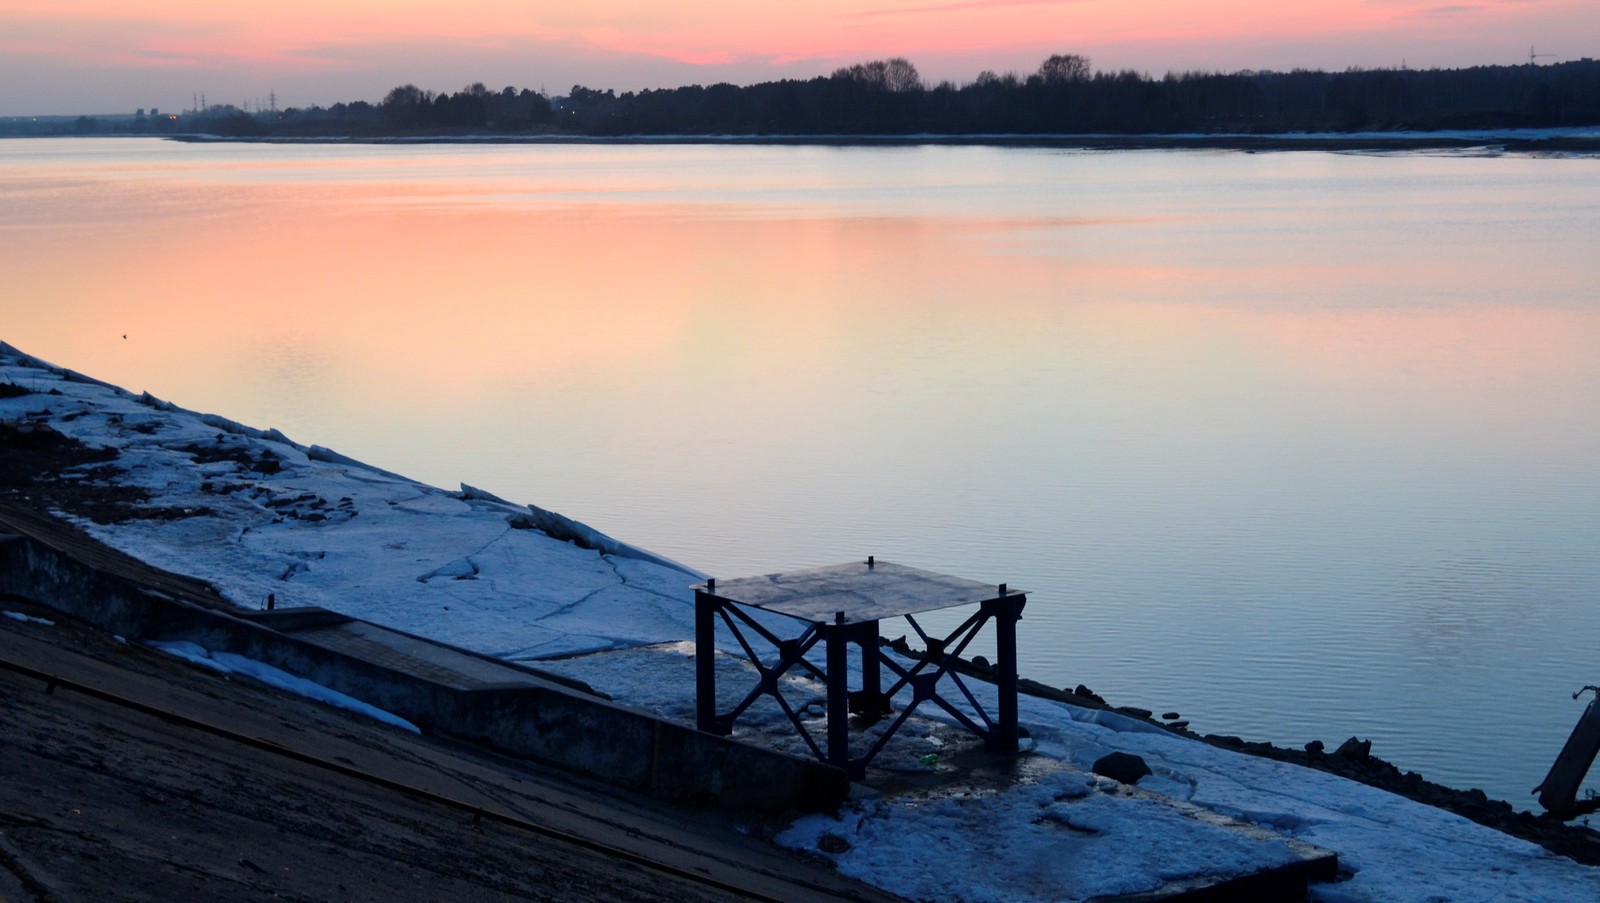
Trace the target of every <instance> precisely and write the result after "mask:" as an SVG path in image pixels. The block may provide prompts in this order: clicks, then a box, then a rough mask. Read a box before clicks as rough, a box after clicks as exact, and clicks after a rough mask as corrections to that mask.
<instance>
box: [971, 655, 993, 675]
mask: <svg viewBox="0 0 1600 903" xmlns="http://www.w3.org/2000/svg"><path fill="white" fill-rule="evenodd" d="M972 666H973V667H975V668H981V669H983V670H985V671H988V670H991V669H990V666H989V660H988V659H987V658H985V657H983V656H981V655H974V656H973V657H972Z"/></svg>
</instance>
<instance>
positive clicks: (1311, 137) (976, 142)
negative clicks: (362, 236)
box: [152, 127, 1600, 156]
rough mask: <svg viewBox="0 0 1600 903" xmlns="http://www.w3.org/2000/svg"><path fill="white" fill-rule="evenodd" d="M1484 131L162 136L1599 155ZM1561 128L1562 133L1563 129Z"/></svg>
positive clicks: (1563, 139)
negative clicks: (1245, 133)
mask: <svg viewBox="0 0 1600 903" xmlns="http://www.w3.org/2000/svg"><path fill="white" fill-rule="evenodd" d="M1580 131H1582V132H1584V133H1572V132H1567V130H1504V131H1498V130H1497V131H1486V132H1356V133H1350V134H1335V133H1326V132H1317V133H1306V134H1273V135H1243V134H1217V135H1205V134H1178V135H1160V134H1152V135H1102V134H1091V135H1070V134H1059V135H1057V134H982V135H954V134H914V135H753V134H752V135H604V136H596V135H563V134H547V135H495V134H482V135H478V134H456V135H338V136H310V135H307V136H291V135H258V136H237V137H235V136H223V135H207V134H189V135H165V136H152V137H163V138H166V139H167V140H169V141H178V142H182V143H188V144H308V145H316V144H338V145H351V144H357V145H428V144H440V145H473V144H481V145H568V144H573V145H621V146H627V145H664V146H665V145H711V146H735V147H744V146H778V147H782V146H796V147H1017V148H1048V149H1060V150H1231V151H1244V152H1246V153H1257V152H1283V151H1355V152H1385V151H1389V152H1405V151H1430V150H1437V151H1464V150H1473V149H1493V150H1495V151H1499V152H1504V153H1550V154H1563V155H1582V156H1600V127H1596V128H1593V129H1587V130H1580ZM1563 132H1565V133H1563Z"/></svg>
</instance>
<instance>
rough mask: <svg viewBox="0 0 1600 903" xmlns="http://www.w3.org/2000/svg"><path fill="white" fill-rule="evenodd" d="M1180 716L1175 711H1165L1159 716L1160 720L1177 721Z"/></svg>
mask: <svg viewBox="0 0 1600 903" xmlns="http://www.w3.org/2000/svg"><path fill="white" fill-rule="evenodd" d="M1182 717H1183V716H1182V715H1180V714H1178V713H1177V712H1167V713H1166V714H1165V715H1162V716H1161V720H1162V721H1177V720H1178V719H1179V718H1182Z"/></svg>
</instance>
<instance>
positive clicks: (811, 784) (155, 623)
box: [0, 510, 849, 812]
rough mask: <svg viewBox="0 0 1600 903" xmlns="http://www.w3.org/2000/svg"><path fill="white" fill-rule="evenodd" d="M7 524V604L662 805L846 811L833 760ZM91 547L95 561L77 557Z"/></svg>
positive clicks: (1, 516) (0, 580) (3, 568)
mask: <svg viewBox="0 0 1600 903" xmlns="http://www.w3.org/2000/svg"><path fill="white" fill-rule="evenodd" d="M7 513H8V512H6V511H3V510H0V530H4V531H7V533H8V534H15V535H14V537H13V538H0V593H9V594H11V595H15V596H18V597H21V598H24V599H29V600H31V601H34V602H37V603H38V604H40V605H44V606H46V607H48V608H51V609H54V610H56V611H59V612H62V613H63V614H66V615H70V616H72V617H76V618H79V619H80V620H83V621H86V622H88V623H90V624H93V625H95V626H96V627H99V628H100V629H102V630H105V631H107V632H109V633H112V634H116V635H119V636H122V637H123V638H125V639H128V640H130V641H137V640H150V639H169V640H170V639H187V640H192V641H194V642H197V643H199V644H200V645H202V646H205V647H206V648H208V649H212V650H217V651H226V652H232V653H235V654H239V655H243V656H246V657H248V658H253V659H256V660H258V661H262V662H264V663H266V664H269V665H272V666H273V667H276V668H280V669H282V670H284V671H287V672H289V673H291V674H294V675H297V676H299V677H302V678H305V679H307V680H311V681H314V682H316V683H319V684H321V685H323V686H326V687H328V688H329V689H332V690H336V691H338V692H340V693H344V694H346V695H348V696H351V697H354V698H356V699H360V700H362V701H363V702H366V703H368V704H370V705H374V706H377V707H378V708H381V709H384V710H386V711H389V712H392V713H393V714H395V715H398V716H400V717H402V718H405V719H406V720H408V721H411V722H413V723H415V724H417V725H419V726H421V727H423V728H424V729H425V730H429V731H434V732H438V733H440V734H443V735H447V736H452V737H457V738H461V739H466V740H469V741H472V742H475V743H481V744H483V745H485V746H487V747H489V748H491V749H494V750H496V751H499V752H503V753H509V754H511V755H514V756H519V757H523V758H528V759H532V760H535V761H538V762H541V763H545V764H549V765H553V766H556V767H559V768H563V769H566V770H570V771H574V772H578V773H581V774H585V775H589V776H592V777H596V778H599V779H601V780H604V781H606V782H608V783H611V784H613V785H616V786H619V787H622V788H625V789H628V790H633V791H637V792H641V793H645V794H648V795H651V796H654V797H657V798H660V799H665V800H672V801H683V802H696V803H709V804H715V805H720V806H723V807H726V808H732V809H746V810H760V811H768V812H783V811H808V812H809V811H831V810H833V809H836V808H837V807H838V804H839V803H840V802H841V801H842V800H843V799H844V798H845V796H846V795H847V794H848V792H849V780H848V778H847V777H846V775H845V774H844V772H843V771H841V770H839V769H836V768H833V767H831V766H828V765H826V764H824V763H821V762H817V761H815V760H811V759H802V758H799V757H796V756H791V755H787V754H784V753H779V752H774V751H771V750H766V749H761V748H759V747H754V746H749V745H746V744H743V743H739V742H737V741H734V740H731V739H729V738H727V737H721V736H716V735H713V734H707V733H703V732H701V731H698V730H695V729H694V728H692V727H689V726H686V725H681V724H677V723H675V722H670V721H666V720H663V719H660V718H657V717H655V716H653V715H649V714H647V713H644V712H641V711H638V710H635V709H630V708H627V707H625V706H620V705H617V704H615V703H611V702H607V701H605V700H601V699H597V698H595V697H592V696H587V695H584V694H581V693H579V692H576V691H573V690H570V689H567V688H564V687H561V686H559V685H556V684H545V683H530V684H529V685H527V686H517V687H486V688H479V689H463V688H457V687H449V686H445V685H443V684H440V683H437V682H434V681H429V680H426V679H423V678H420V677H418V676H416V675H412V674H407V673H402V672H399V671H395V670H392V669H389V668H386V667H383V666H380V665H377V664H375V663H372V662H368V661H364V660H361V659H358V658H355V657H352V656H350V655H348V654H345V653H342V652H337V651H333V650H329V649H325V648H323V647H320V646H317V645H315V644H312V643H310V642H307V641H302V640H297V639H295V638H294V637H292V636H288V635H285V634H284V633H281V632H279V631H277V630H274V629H272V628H271V627H269V626H267V625H265V624H262V623H257V622H256V621H255V620H253V619H252V618H249V617H244V616H242V614H243V613H240V614H235V613H231V612H228V611H225V610H222V609H220V608H217V607H214V606H213V605H208V604H205V603H201V604H196V603H195V602H192V601H190V600H187V599H183V598H178V596H177V595H175V594H173V593H170V592H167V591H164V589H165V588H163V589H156V590H153V589H151V588H148V587H146V586H144V585H141V583H139V582H137V581H136V580H135V579H132V578H131V577H130V576H127V575H121V574H111V573H108V572H106V571H103V570H100V569H99V568H96V567H94V566H93V565H91V564H87V563H85V561H84V560H83V558H84V557H88V558H90V559H92V558H94V557H95V554H94V553H95V551H97V550H98V549H103V548H104V547H103V546H101V545H100V544H99V543H97V542H96V541H95V540H93V539H92V538H90V537H88V536H84V535H82V534H81V533H80V534H77V535H76V536H75V537H71V538H70V541H68V542H63V541H62V536H61V535H59V528H60V527H61V522H59V521H56V522H54V524H53V525H52V532H57V535H54V536H51V537H50V538H49V539H48V540H47V541H41V540H39V539H37V538H35V537H34V536H33V535H31V533H30V531H29V529H28V524H27V523H16V522H14V521H13V519H12V518H9V517H7V516H6V515H7ZM72 532H76V531H72ZM80 543H81V544H83V545H84V546H85V547H86V548H88V549H90V554H89V555H87V556H80V555H79V554H76V553H77V551H78V550H77V546H79V544H80ZM206 601H208V602H209V601H210V600H206ZM340 617H342V616H340ZM352 620H353V619H352ZM374 626H379V627H381V625H374ZM534 679H536V678H534Z"/></svg>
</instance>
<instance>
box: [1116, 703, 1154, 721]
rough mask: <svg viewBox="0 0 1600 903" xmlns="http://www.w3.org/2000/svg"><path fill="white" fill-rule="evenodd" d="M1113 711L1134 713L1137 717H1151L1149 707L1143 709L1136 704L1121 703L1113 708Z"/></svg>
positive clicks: (1125, 713) (1126, 713)
mask: <svg viewBox="0 0 1600 903" xmlns="http://www.w3.org/2000/svg"><path fill="white" fill-rule="evenodd" d="M1112 711H1114V712H1121V713H1122V714H1124V715H1132V716H1133V717H1135V718H1149V717H1150V710H1149V709H1141V708H1139V707H1138V706H1136V705H1119V706H1117V707H1116V708H1115V709H1112Z"/></svg>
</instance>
